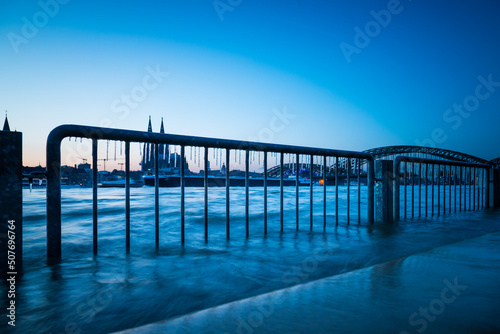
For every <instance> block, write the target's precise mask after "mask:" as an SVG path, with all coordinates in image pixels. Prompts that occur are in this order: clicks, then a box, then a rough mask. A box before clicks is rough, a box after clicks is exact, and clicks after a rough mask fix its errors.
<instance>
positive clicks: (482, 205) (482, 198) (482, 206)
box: [480, 168, 485, 209]
mask: <svg viewBox="0 0 500 334" xmlns="http://www.w3.org/2000/svg"><path fill="white" fill-rule="evenodd" d="M481 171H482V173H481V183H480V184H481V202H480V203H481V209H484V180H485V177H484V174H485V170H484V168H482V169H481Z"/></svg>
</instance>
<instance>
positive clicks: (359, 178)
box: [325, 158, 361, 224]
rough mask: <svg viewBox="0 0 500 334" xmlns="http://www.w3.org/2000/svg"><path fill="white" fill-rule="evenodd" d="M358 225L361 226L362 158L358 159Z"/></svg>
mask: <svg viewBox="0 0 500 334" xmlns="http://www.w3.org/2000/svg"><path fill="white" fill-rule="evenodd" d="M325 189H326V188H325ZM358 224H361V159H360V158H358Z"/></svg>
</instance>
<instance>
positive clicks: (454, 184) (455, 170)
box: [453, 166, 458, 212]
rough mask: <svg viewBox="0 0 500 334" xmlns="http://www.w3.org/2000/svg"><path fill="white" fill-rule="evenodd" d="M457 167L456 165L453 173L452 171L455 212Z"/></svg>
mask: <svg viewBox="0 0 500 334" xmlns="http://www.w3.org/2000/svg"><path fill="white" fill-rule="evenodd" d="M457 168H458V166H455V168H454V173H453V186H454V188H455V191H454V196H455V212H457Z"/></svg>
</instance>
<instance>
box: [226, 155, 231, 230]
mask: <svg viewBox="0 0 500 334" xmlns="http://www.w3.org/2000/svg"><path fill="white" fill-rule="evenodd" d="M230 156H231V150H230V149H228V148H226V239H227V240H229V238H230V237H231V218H230V212H229V209H230V207H229V204H230V203H229V200H230V197H229V187H230V185H231V180H230V179H229V160H230Z"/></svg>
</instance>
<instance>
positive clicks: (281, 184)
mask: <svg viewBox="0 0 500 334" xmlns="http://www.w3.org/2000/svg"><path fill="white" fill-rule="evenodd" d="M283 160H284V154H283V152H280V230H281V232H283Z"/></svg>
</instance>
